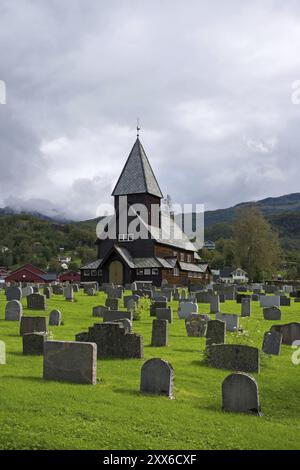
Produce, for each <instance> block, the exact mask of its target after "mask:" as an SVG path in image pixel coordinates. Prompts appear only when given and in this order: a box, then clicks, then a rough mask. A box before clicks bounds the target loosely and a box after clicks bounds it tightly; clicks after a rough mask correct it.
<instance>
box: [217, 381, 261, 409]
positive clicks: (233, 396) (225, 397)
mask: <svg viewBox="0 0 300 470" xmlns="http://www.w3.org/2000/svg"><path fill="white" fill-rule="evenodd" d="M222 409H223V411H231V412H233V413H253V414H257V415H259V414H260V409H261V408H260V403H259V394H258V386H257V383H256V380H255V379H254V378H253V377H251V376H250V375H248V374H244V373H241V372H240V373H235V374H230V375H229V376H228V377H226V379H225V380H224V382H223V383H222Z"/></svg>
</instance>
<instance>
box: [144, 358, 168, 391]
mask: <svg viewBox="0 0 300 470" xmlns="http://www.w3.org/2000/svg"><path fill="white" fill-rule="evenodd" d="M173 381H174V370H173V367H172V366H171V364H169V363H168V362H167V361H164V360H163V359H149V360H148V361H146V362H145V364H143V367H142V370H141V384H140V392H141V393H149V394H153V395H166V396H167V397H169V398H172V397H173Z"/></svg>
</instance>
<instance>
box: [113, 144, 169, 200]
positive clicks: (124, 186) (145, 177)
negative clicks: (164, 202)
mask: <svg viewBox="0 0 300 470" xmlns="http://www.w3.org/2000/svg"><path fill="white" fill-rule="evenodd" d="M140 193H148V194H152V195H154V196H157V197H160V198H162V197H163V195H162V192H161V190H160V187H159V185H158V182H157V181H156V178H155V175H154V173H153V170H152V168H151V165H150V163H149V160H148V158H147V155H146V152H145V150H144V148H143V146H142V144H141V142H140V139H139V138H138V137H137V139H136V141H135V143H134V146H133V147H132V150H131V152H130V154H129V157H128V159H127V161H126V163H125V166H124V168H123V170H122V173H121V175H120V177H119V179H118V181H117V184H116V186H115V189H114V190H113V193H112V196H124V195H126V194H140Z"/></svg>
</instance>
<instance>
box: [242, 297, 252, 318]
mask: <svg viewBox="0 0 300 470" xmlns="http://www.w3.org/2000/svg"><path fill="white" fill-rule="evenodd" d="M241 307H242V308H241V316H242V317H250V315H251V299H248V298H246V299H242V304H241Z"/></svg>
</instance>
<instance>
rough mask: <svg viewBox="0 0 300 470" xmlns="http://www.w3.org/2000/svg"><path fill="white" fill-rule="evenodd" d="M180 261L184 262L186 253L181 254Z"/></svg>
mask: <svg viewBox="0 0 300 470" xmlns="http://www.w3.org/2000/svg"><path fill="white" fill-rule="evenodd" d="M180 261H182V262H184V253H180Z"/></svg>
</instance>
